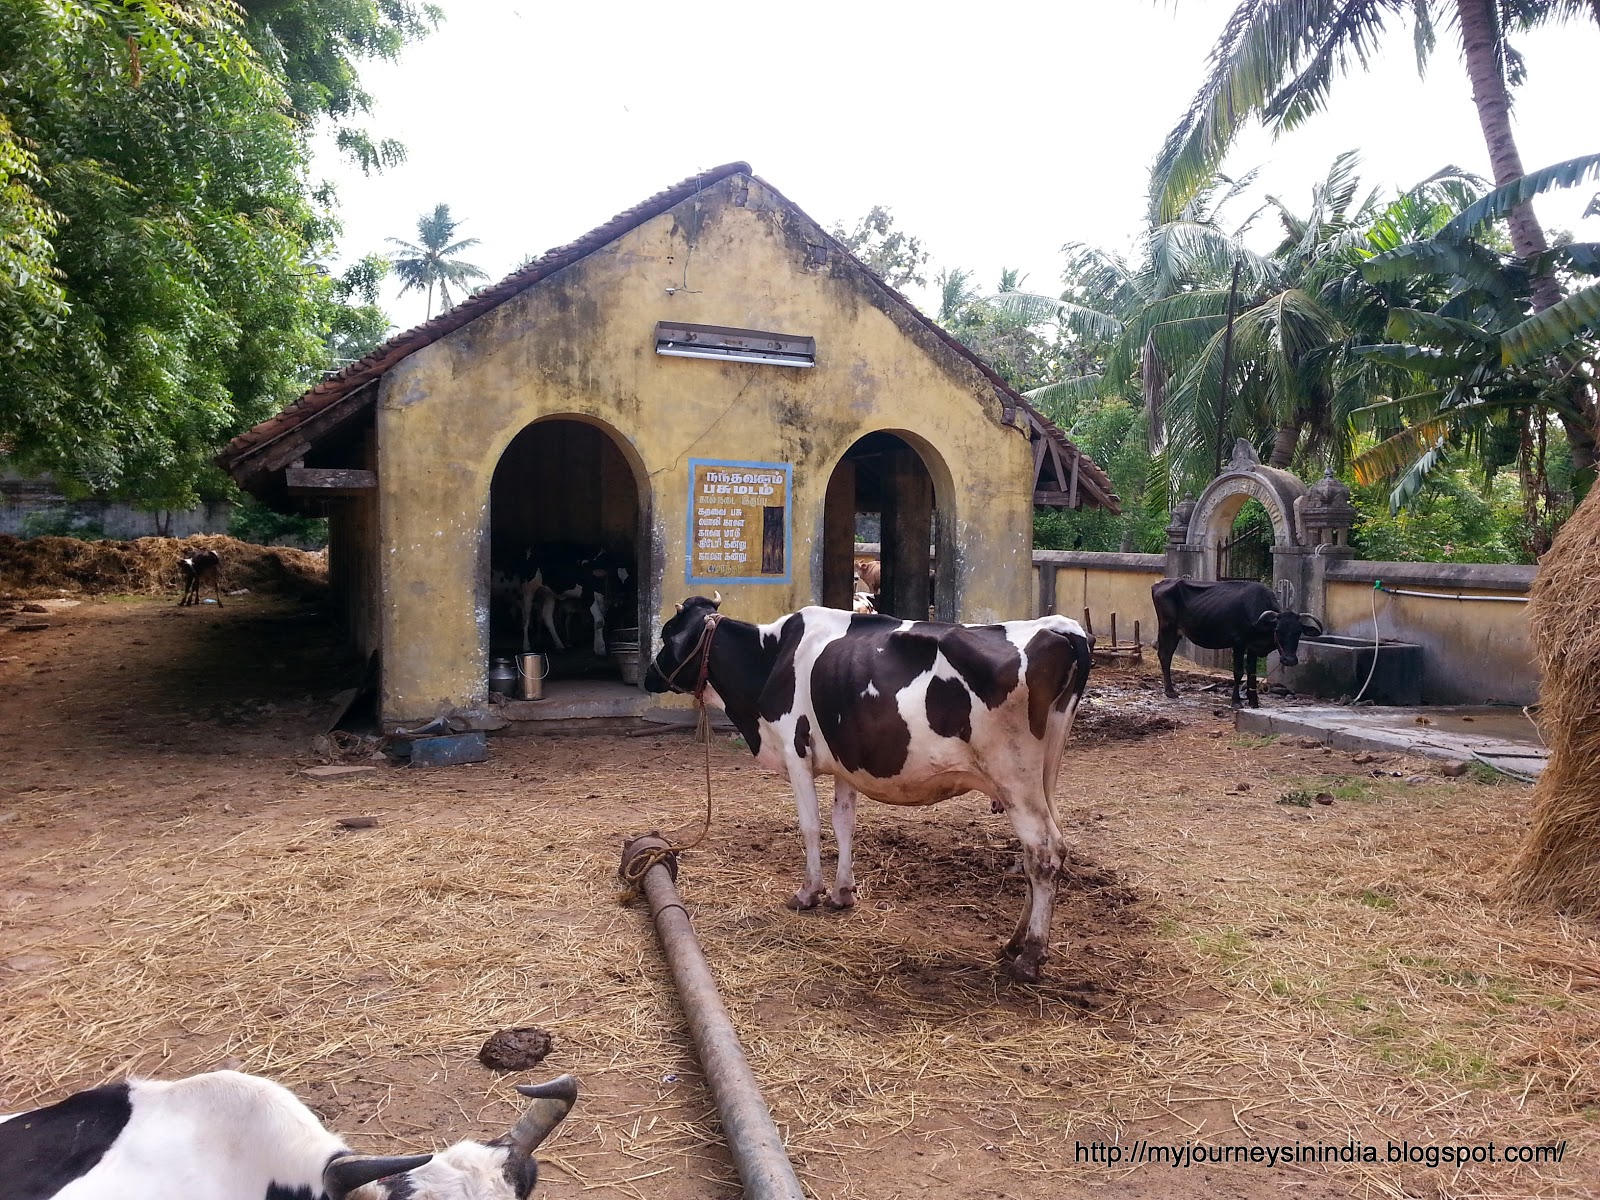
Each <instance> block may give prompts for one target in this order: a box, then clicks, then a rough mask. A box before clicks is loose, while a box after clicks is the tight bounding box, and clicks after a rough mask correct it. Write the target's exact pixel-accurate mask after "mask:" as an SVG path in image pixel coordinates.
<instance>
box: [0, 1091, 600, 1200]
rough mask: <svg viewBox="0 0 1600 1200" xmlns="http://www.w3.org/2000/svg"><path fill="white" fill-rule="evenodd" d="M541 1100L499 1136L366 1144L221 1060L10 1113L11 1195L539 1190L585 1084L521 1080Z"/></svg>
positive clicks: (372, 1195) (418, 1198)
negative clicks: (546, 1148)
mask: <svg viewBox="0 0 1600 1200" xmlns="http://www.w3.org/2000/svg"><path fill="white" fill-rule="evenodd" d="M517 1090H518V1091H519V1092H521V1093H522V1094H523V1095H525V1096H529V1097H532V1098H533V1104H532V1105H531V1106H530V1107H529V1108H528V1109H527V1111H526V1112H524V1113H523V1115H522V1119H521V1120H519V1121H518V1122H517V1124H516V1125H515V1126H514V1127H513V1128H512V1129H511V1130H510V1132H508V1133H507V1134H505V1135H504V1136H502V1137H499V1138H496V1139H495V1140H494V1141H492V1142H474V1141H461V1142H456V1143H455V1144H454V1145H452V1146H449V1147H447V1148H446V1149H444V1150H441V1151H439V1152H438V1153H436V1154H411V1155H400V1156H392V1155H391V1156H377V1155H367V1154H356V1153H354V1152H353V1151H351V1150H350V1149H349V1147H348V1146H346V1145H345V1143H344V1140H343V1139H342V1138H340V1137H338V1136H337V1135H336V1134H333V1133H330V1132H329V1131H328V1130H327V1129H325V1128H324V1127H323V1125H322V1122H321V1121H319V1120H317V1117H316V1115H315V1114H314V1113H313V1112H312V1111H311V1110H310V1109H309V1108H307V1107H306V1106H305V1105H304V1104H302V1103H301V1102H300V1101H299V1100H298V1099H297V1098H296V1097H295V1096H294V1094H293V1093H292V1092H290V1091H288V1090H287V1089H286V1088H284V1087H282V1086H280V1085H279V1084H276V1083H274V1082H272V1081H271V1080H269V1079H262V1078H261V1077H260V1076H256V1075H245V1074H241V1073H239V1072H237V1071H212V1072H209V1073H207V1074H204V1075H191V1076H189V1077H188V1078H186V1079H175V1080H171V1081H158V1080H147V1079H135V1080H129V1081H127V1082H123V1083H112V1084H106V1085H105V1086H103V1087H97V1088H91V1089H90V1090H88V1091H84V1092H77V1093H75V1094H73V1095H71V1096H68V1097H67V1098H66V1099H64V1100H60V1101H58V1102H56V1103H55V1104H52V1105H49V1106H48V1107H45V1108H36V1109H32V1110H30V1111H28V1112H20V1113H12V1114H6V1115H0V1166H3V1168H4V1169H3V1171H0V1197H6V1198H8V1200H9V1198H12V1197H17V1198H20V1200H179V1198H185V1200H189V1198H195V1200H198V1198H202V1197H203V1198H205V1200H527V1197H528V1196H529V1194H530V1193H531V1192H532V1191H533V1189H534V1186H535V1184H536V1183H537V1182H538V1179H539V1164H538V1162H537V1160H536V1159H535V1158H534V1151H535V1150H536V1149H537V1148H538V1146H539V1144H540V1143H541V1142H543V1141H544V1139H545V1138H546V1137H548V1136H549V1134H550V1132H551V1131H552V1130H553V1129H554V1128H555V1127H556V1125H557V1124H559V1123H560V1122H561V1120H562V1119H563V1118H564V1117H565V1116H566V1115H567V1112H568V1111H569V1110H570V1109H571V1108H572V1104H573V1102H574V1101H575V1100H576V1099H577V1094H578V1093H577V1082H576V1081H575V1080H574V1079H573V1078H572V1077H571V1076H570V1075H563V1076H562V1077H561V1078H559V1079H555V1080H552V1081H551V1082H549V1083H544V1084H538V1085H531V1086H530V1085H523V1084H519V1085H518V1086H517Z"/></svg>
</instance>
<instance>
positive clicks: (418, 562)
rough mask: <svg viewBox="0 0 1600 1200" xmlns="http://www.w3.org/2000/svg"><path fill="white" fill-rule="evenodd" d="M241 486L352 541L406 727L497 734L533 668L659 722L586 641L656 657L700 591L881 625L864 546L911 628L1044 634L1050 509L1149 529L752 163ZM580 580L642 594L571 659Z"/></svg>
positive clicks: (549, 257) (503, 295)
mask: <svg viewBox="0 0 1600 1200" xmlns="http://www.w3.org/2000/svg"><path fill="white" fill-rule="evenodd" d="M218 461H219V462H220V464H221V465H222V466H223V467H224V468H225V469H226V470H227V471H229V472H230V473H231V474H232V475H233V477H234V478H235V479H236V480H237V481H238V482H239V483H240V485H241V486H242V487H243V488H244V489H245V490H247V491H249V492H250V493H251V494H253V495H255V496H256V497H258V498H259V499H261V500H263V501H264V502H266V503H268V504H270V505H271V506H273V507H274V508H278V509H280V510H283V511H290V512H304V513H316V514H325V515H326V516H327V517H328V518H329V529H330V533H329V536H330V541H329V557H330V562H329V570H330V578H331V581H332V584H333V588H334V592H335V595H336V597H337V601H338V604H339V606H340V609H341V612H342V614H343V616H344V618H345V620H346V621H347V623H348V626H349V630H350V635H351V637H352V639H353V640H354V642H355V643H356V644H357V646H358V647H360V648H361V649H362V650H363V651H365V652H368V653H369V654H371V653H376V654H377V656H378V664H379V679H380V712H381V715H382V717H383V719H384V720H385V721H386V722H388V723H394V722H403V721H410V720H415V719H419V718H427V717H431V716H435V715H438V714H441V713H444V712H448V711H452V710H478V709H481V708H482V707H483V706H484V705H485V703H486V701H487V699H488V691H489V677H490V673H491V672H490V666H491V662H492V660H493V659H495V658H496V657H498V656H502V655H506V656H510V655H516V654H519V653H521V652H523V651H526V650H529V649H535V650H545V651H547V652H548V653H547V654H546V658H545V669H547V670H548V671H549V672H550V674H551V683H552V687H551V688H549V689H547V691H546V695H545V703H546V704H547V705H551V704H554V706H555V708H556V709H559V708H560V704H559V701H560V699H561V689H560V688H559V687H557V686H554V685H555V684H558V683H560V682H561V681H562V680H563V679H568V680H585V681H587V682H588V684H589V685H590V692H586V693H583V694H585V695H591V694H592V692H593V687H594V686H599V685H601V684H605V685H607V686H610V687H612V688H614V689H618V694H619V695H620V694H621V689H624V688H626V689H627V691H628V692H629V694H630V696H631V699H628V700H626V702H625V704H624V708H622V709H613V710H607V711H643V710H642V707H639V706H640V705H642V704H643V702H644V701H645V697H644V696H643V694H642V693H640V692H639V691H638V689H637V686H636V685H631V686H630V685H629V684H624V683H623V682H622V680H623V679H624V678H626V679H629V680H632V679H634V678H635V677H636V674H637V671H636V670H635V671H634V672H629V671H627V669H626V667H627V664H625V663H623V664H619V663H617V662H615V661H610V660H608V659H607V658H606V657H604V656H601V655H599V654H597V653H596V649H597V647H595V646H592V645H591V644H590V639H589V634H590V633H592V632H593V630H592V628H586V627H585V624H584V623H585V622H588V623H589V624H590V625H591V626H592V624H593V623H594V622H595V621H596V620H599V621H600V622H601V623H603V624H604V625H605V626H606V629H605V634H606V637H607V639H608V640H609V642H610V643H611V644H618V645H623V646H628V645H631V644H633V643H637V644H638V645H639V646H640V647H641V652H642V654H643V656H644V657H646V658H648V657H649V655H650V654H651V653H652V645H651V639H652V636H653V635H655V634H656V632H657V631H658V630H659V628H660V625H661V623H662V621H664V620H665V619H666V618H667V617H669V616H670V615H671V614H672V612H673V610H674V605H675V604H676V603H677V602H679V601H680V600H682V599H683V598H684V597H685V596H687V595H691V594H705V595H709V594H711V593H713V592H714V591H720V593H721V595H722V599H723V611H724V612H726V613H728V614H729V615H732V616H736V617H739V618H742V619H746V620H752V621H768V620H771V619H772V618H774V617H777V616H779V615H780V614H782V613H785V612H789V611H792V610H793V609H795V608H798V607H800V606H802V605H806V604H817V603H822V604H828V605H832V606H835V607H849V606H850V605H851V603H852V591H853V583H852V578H853V569H854V562H855V559H856V558H857V551H856V547H857V545H858V544H859V543H861V542H863V541H866V542H875V543H876V544H877V546H878V547H879V549H878V551H877V553H876V554H875V555H874V556H875V557H880V561H881V564H882V575H883V582H882V585H881V587H880V590H879V593H878V604H879V606H880V607H881V608H882V609H883V610H884V611H887V612H891V613H893V614H895V615H898V616H902V617H915V618H918V619H921V618H926V617H928V616H929V615H932V616H935V617H937V618H938V619H941V620H963V621H978V622H986V621H996V620H1003V619H1011V618H1023V617H1027V616H1029V615H1031V612H1032V603H1033V596H1032V589H1031V579H1032V567H1033V563H1032V528H1033V522H1032V515H1033V509H1034V506H1035V504H1049V505H1055V506H1059V507H1078V506H1083V505H1090V506H1100V507H1105V508H1109V509H1112V510H1113V511H1114V510H1115V509H1116V506H1117V498H1116V495H1115V493H1114V492H1113V490H1112V487H1111V483H1110V481H1109V480H1108V478H1107V477H1106V475H1105V473H1104V472H1103V471H1101V470H1100V469H1099V468H1098V467H1097V466H1096V465H1095V464H1094V463H1093V462H1092V461H1090V460H1089V459H1088V458H1087V457H1086V456H1084V455H1082V454H1081V453H1080V452H1079V451H1078V449H1077V447H1076V446H1074V445H1073V444H1072V443H1071V441H1070V440H1068V439H1067V437H1066V436H1065V435H1064V434H1063V433H1062V432H1061V431H1060V430H1059V429H1057V428H1056V427H1055V426H1053V425H1051V424H1050V423H1049V422H1048V421H1047V420H1045V419H1044V418H1043V417H1042V416H1041V415H1040V414H1039V413H1037V412H1036V411H1035V410H1034V409H1033V408H1032V407H1031V406H1030V405H1029V404H1028V402H1027V401H1026V399H1024V398H1023V397H1022V396H1021V395H1019V394H1018V393H1017V392H1015V391H1014V390H1012V389H1011V388H1010V387H1008V386H1007V385H1006V384H1005V382H1004V381H1003V380H1002V379H1001V378H1000V377H999V376H998V375H996V374H995V373H994V372H993V371H992V370H991V369H989V367H988V366H986V365H985V364H984V363H983V362H982V361H981V360H980V359H978V358H977V357H976V356H975V355H973V354H972V353H971V352H970V351H968V350H967V349H966V348H965V347H963V346H962V345H961V344H960V343H959V342H957V341H956V340H955V339H954V338H952V337H951V336H950V335H949V334H947V333H946V332H945V331H944V330H942V329H940V328H939V326H938V325H937V324H935V323H934V322H933V321H932V320H931V319H929V318H928V317H927V316H925V315H924V314H922V313H921V312H919V311H918V310H917V308H916V307H915V306H914V305H913V304H912V303H911V302H910V301H908V300H907V299H906V298H905V297H904V296H902V295H900V294H899V293H898V292H896V291H895V290H894V289H893V288H891V287H889V286H888V285H887V284H886V283H885V282H884V281H883V280H882V279H880V278H878V277H877V276H876V275H875V274H873V273H872V272H871V271H870V270H868V269H867V268H866V267H865V266H864V265H863V264H862V263H861V262H860V261H859V260H858V259H857V258H855V257H854V256H853V255H852V254H851V253H850V252H849V251H848V250H847V249H845V247H844V246H842V245H841V244H840V243H839V242H838V241H837V240H836V239H835V238H834V237H832V236H830V235H829V234H828V233H827V232H826V231H825V230H824V229H823V228H822V227H821V226H819V225H818V224H817V223H816V222H815V221H813V220H812V219H811V218H809V217H808V216H806V215H805V213H803V212H802V211H801V210H800V209H799V208H797V207H796V206H795V205H794V204H793V203H791V202H790V201H789V200H788V199H787V198H785V197H784V196H783V195H782V194H781V193H779V192H778V191H777V190H776V189H775V188H773V187H772V185H771V184H769V183H767V182H765V181H764V180H762V179H760V178H759V177H757V176H755V175H754V174H752V172H751V170H750V168H749V167H748V166H747V165H746V164H744V163H732V164H729V165H727V166H723V167H719V168H717V169H715V170H711V171H707V172H704V173H703V174H700V175H696V176H694V177H692V178H690V179H686V180H684V181H683V182H682V183H680V184H678V185H676V186H675V187H672V188H669V189H667V190H666V191H664V192H661V193H659V194H657V195H655V196H653V197H651V198H650V199H648V200H646V201H645V202H644V203H642V204H640V205H638V206H636V207H635V208H632V209H630V210H628V211H626V212H624V213H622V214H620V215H619V216H617V217H615V218H613V219H612V220H611V221H609V222H607V223H606V224H604V225H602V226H600V227H599V228H598V229H595V230H594V231H593V232H591V233H589V234H587V235H585V236H584V237H582V238H580V239H578V240H577V241H575V242H573V243H571V244H569V245H566V246H561V247H558V248H556V249H554V250H551V251H550V252H549V253H547V254H545V255H543V256H542V257H540V258H538V259H536V260H534V261H533V262H531V263H529V264H528V265H526V266H524V267H522V268H521V269H520V270H518V271H517V272H515V273H514V274H512V275H510V276H509V277H507V278H506V279H504V280H502V281H501V282H500V283H498V284H495V285H493V286H491V287H488V288H485V289H484V290H482V291H480V292H478V293H476V294H474V295H473V296H471V297H469V298H468V299H466V300H465V301H464V302H462V303H461V304H459V305H457V306H456V307H455V308H452V309H450V310H449V311H447V312H445V313H443V314H442V315H440V316H438V317H435V318H434V319H433V320H431V321H429V322H427V323H426V324H424V325H421V326H418V327H417V328H415V329H412V330H410V331H408V332H406V333H402V334H400V335H398V336H396V337H394V338H392V339H390V340H389V341H388V342H386V343H385V344H384V345H382V346H380V347H379V348H378V349H376V350H374V351H373V352H372V353H371V354H369V355H367V356H366V357H365V358H363V359H361V360H360V361H358V362H355V363H352V364H350V365H349V366H347V367H345V368H343V369H342V370H340V371H338V372H336V373H334V374H332V375H330V376H329V377H327V378H326V379H324V380H323V381H322V382H321V383H319V384H317V386H316V387H314V388H312V389H311V390H310V391H309V392H307V393H306V394H305V395H304V396H302V397H301V398H300V399H299V400H297V401H296V402H295V403H294V404H292V405H290V406H289V407H288V408H287V409H285V410H284V411H283V412H281V413H279V414H278V415H277V416H275V417H273V418H272V419H270V420H268V421H265V422H263V423H262V424H260V425H258V426H256V427H255V428H254V429H251V430H249V431H248V432H246V433H244V434H243V435H241V436H240V437H238V438H236V439H235V440H234V441H233V442H232V443H230V444H229V446H228V447H227V449H226V450H225V451H224V452H223V454H222V455H221V456H220V457H219V459H218ZM873 534H876V536H875V537H874V536H872V535H873ZM562 555H566V556H567V557H568V558H571V557H572V556H574V555H579V556H580V560H581V561H584V562H589V561H594V562H597V563H599V562H603V563H604V564H605V570H606V571H607V572H608V574H607V575H606V582H607V587H608V588H609V589H610V594H609V596H608V607H606V609H605V611H604V613H603V614H602V615H601V616H599V617H598V618H597V617H596V615H595V611H596V610H595V609H594V608H593V607H592V606H591V607H589V608H587V609H584V608H581V606H578V605H575V604H573V603H571V602H569V601H568V600H567V599H565V598H562V601H561V604H560V606H559V607H558V608H557V611H556V614H555V622H554V628H555V629H556V630H558V631H563V632H564V633H565V635H566V636H565V638H563V640H562V648H561V650H560V651H559V652H558V651H557V649H556V647H555V645H554V644H552V635H551V632H550V627H547V626H545V625H543V624H542V623H540V622H539V621H537V620H535V622H534V625H533V628H532V630H531V634H528V635H525V633H524V629H523V625H522V616H523V615H524V614H522V613H521V609H520V606H519V601H518V597H519V595H520V594H521V593H520V592H519V586H520V584H521V582H522V580H523V578H524V577H525V575H526V573H527V571H528V570H529V569H530V568H534V567H542V566H543V565H544V563H545V562H547V561H555V560H556V559H557V558H558V557H560V556H562ZM595 555H598V556H599V557H595V558H592V559H591V558H589V557H583V556H595ZM595 576H596V578H598V577H599V568H596V571H595ZM541 581H542V582H549V579H547V578H545V577H544V576H541ZM545 598H546V597H541V599H545ZM557 636H559V634H558V635H557ZM530 642H531V644H530ZM613 657H614V656H613ZM635 666H636V664H635ZM577 694H578V693H577V692H569V693H568V695H569V696H572V695H577ZM627 704H633V705H634V706H635V707H634V708H632V709H629V708H627V707H626V705H627ZM510 707H512V708H515V707H516V706H515V705H512V706H510ZM546 711H548V708H547V710H546ZM570 711H571V712H572V713H573V714H574V715H592V713H593V712H594V711H596V710H595V709H593V707H592V706H591V707H589V708H584V707H582V706H575V707H571V709H570Z"/></svg>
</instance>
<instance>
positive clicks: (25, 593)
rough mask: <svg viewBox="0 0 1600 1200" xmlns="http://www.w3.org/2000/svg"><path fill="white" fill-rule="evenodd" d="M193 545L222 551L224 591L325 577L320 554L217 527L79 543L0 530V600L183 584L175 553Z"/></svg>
mask: <svg viewBox="0 0 1600 1200" xmlns="http://www.w3.org/2000/svg"><path fill="white" fill-rule="evenodd" d="M195 550H215V551H216V552H217V553H218V555H220V556H221V558H222V587H223V590H224V591H236V590H238V589H240V588H248V589H249V590H250V591H251V592H267V593H273V594H278V595H283V594H289V595H298V594H305V593H310V592H316V591H318V590H320V589H321V588H323V587H324V586H326V584H327V581H328V560H327V557H326V556H325V555H323V554H313V553H310V552H308V551H305V550H295V549H291V548H289V547H287V546H258V545H255V544H254V543H251V542H241V541H238V540H236V539H234V538H231V537H223V536H221V535H219V534H196V535H195V536H194V537H188V538H181V539H180V538H158V537H147V538H135V539H134V540H133V541H131V542H85V541H80V540H79V539H77V538H66V537H40V538H18V537H12V536H11V535H9V534H0V599H8V600H27V599H33V598H36V597H40V596H58V595H62V594H64V593H65V594H73V595H103V594H108V593H111V594H117V595H152V594H160V593H163V592H169V591H173V592H175V591H179V590H181V589H182V587H183V579H182V575H181V573H180V572H179V570H178V560H179V559H180V558H182V557H183V556H184V555H185V554H188V553H190V552H192V551H195Z"/></svg>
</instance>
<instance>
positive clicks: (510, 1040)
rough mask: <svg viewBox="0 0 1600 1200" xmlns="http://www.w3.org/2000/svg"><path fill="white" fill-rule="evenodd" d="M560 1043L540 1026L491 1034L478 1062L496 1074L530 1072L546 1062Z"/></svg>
mask: <svg viewBox="0 0 1600 1200" xmlns="http://www.w3.org/2000/svg"><path fill="white" fill-rule="evenodd" d="M555 1048H556V1040H555V1038H554V1037H552V1036H551V1035H550V1034H549V1033H548V1032H546V1031H545V1030H543V1029H540V1028H539V1027H538V1026H537V1025H522V1026H519V1027H518V1028H516V1029H502V1030H500V1031H498V1032H497V1033H491V1034H490V1035H489V1040H488V1041H486V1042H484V1044H483V1049H481V1050H479V1051H478V1061H479V1062H481V1063H482V1064H483V1065H484V1066H486V1067H492V1068H493V1069H494V1070H496V1071H526V1070H527V1069H528V1068H529V1067H536V1066H538V1065H539V1064H540V1063H541V1062H543V1061H544V1058H545V1055H547V1054H549V1053H550V1052H551V1051H552V1050H554V1049H555Z"/></svg>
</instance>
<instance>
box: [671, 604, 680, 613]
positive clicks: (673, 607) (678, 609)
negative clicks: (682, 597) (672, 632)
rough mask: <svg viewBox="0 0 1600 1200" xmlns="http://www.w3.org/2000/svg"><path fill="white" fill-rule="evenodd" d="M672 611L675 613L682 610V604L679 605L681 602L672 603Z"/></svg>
mask: <svg viewBox="0 0 1600 1200" xmlns="http://www.w3.org/2000/svg"><path fill="white" fill-rule="evenodd" d="M672 611H673V612H675V613H681V612H682V611H683V605H681V604H674V605H673V606H672Z"/></svg>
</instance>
